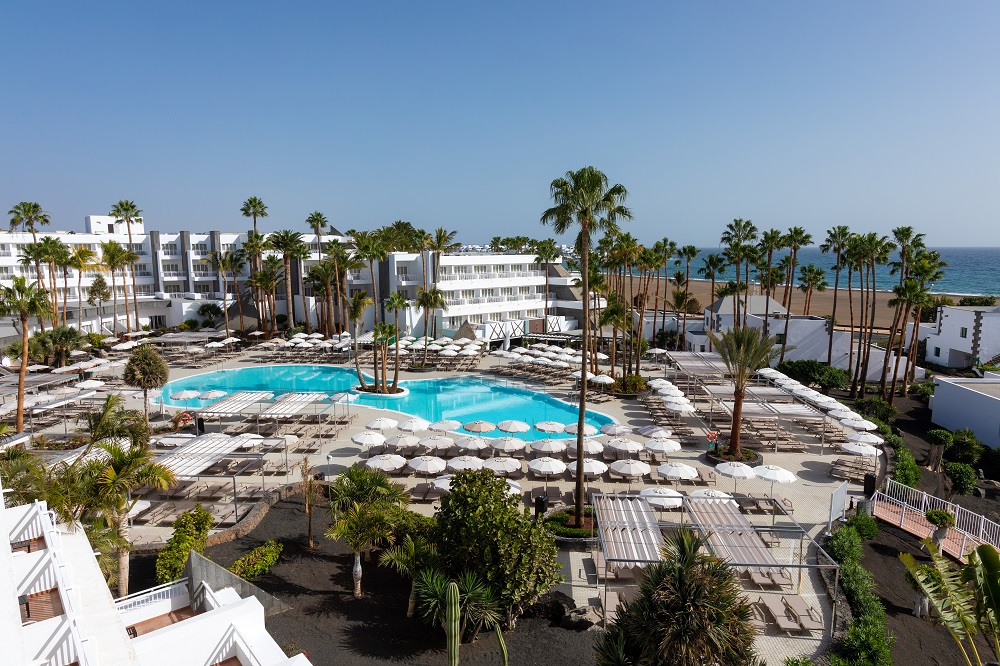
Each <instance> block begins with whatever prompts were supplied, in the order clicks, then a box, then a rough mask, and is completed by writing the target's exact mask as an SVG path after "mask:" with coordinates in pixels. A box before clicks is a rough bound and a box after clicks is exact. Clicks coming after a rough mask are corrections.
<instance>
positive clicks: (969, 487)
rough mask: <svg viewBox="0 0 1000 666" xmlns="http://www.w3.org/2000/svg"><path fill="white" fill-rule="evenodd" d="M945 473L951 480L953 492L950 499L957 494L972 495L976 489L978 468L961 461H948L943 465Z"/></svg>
mask: <svg viewBox="0 0 1000 666" xmlns="http://www.w3.org/2000/svg"><path fill="white" fill-rule="evenodd" d="M942 467H943V468H944V474H945V476H946V477H948V480H949V481H950V482H951V494H950V497H949V499H951V498H952V497H954V496H955V495H971V494H972V491H974V490H975V489H976V481H977V480H978V478H977V477H976V470H974V469H973V468H972V465H969V464H966V463H960V462H946V463H945V464H944V465H943V466H942Z"/></svg>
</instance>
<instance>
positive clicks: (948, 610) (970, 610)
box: [899, 539, 983, 666]
mask: <svg viewBox="0 0 1000 666" xmlns="http://www.w3.org/2000/svg"><path fill="white" fill-rule="evenodd" d="M921 543H922V544H923V545H924V547H925V548H926V550H927V552H928V553H929V554H930V556H931V564H932V566H933V568H934V572H936V575H934V573H932V572H931V571H928V570H927V569H926V568H925V567H923V566H920V565H918V564H917V561H916V560H915V559H914V558H913V556H912V555H910V554H909V553H900V554H899V559H900V561H901V562H902V563H903V565H904V566H906V570H907V571H909V572H910V575H911V576H912V577H913V580H914V581H915V582H916V584H917V586H918V587H919V588H920V590H921V591H922V592H923V593H924V594H925V595H926V596H927V598H928V599H930V602H931V605H932V606H934V609H935V610H936V611H937V612H938V616H939V617H940V620H941V623H942V624H943V625H944V626H945V628H947V629H948V632H949V633H950V634H951V637H952V638H953V639H955V644H956V645H958V649H959V651H960V652H961V653H962V657H963V658H964V659H965V663H966V666H973V664H975V666H983V662H982V659H980V658H979V652H978V651H977V650H976V644H975V643H974V642H973V637H974V636H975V635H976V631H977V628H978V626H977V622H976V608H975V598H974V596H973V594H972V591H971V590H970V589H969V588H968V587H967V586H966V585H965V584H964V583H963V582H962V575H961V573H960V572H959V571H958V570H957V569H955V568H954V567H953V566H952V565H951V564H950V563H949V562H948V560H946V559H945V558H944V557H943V556H942V555H941V551H940V550H938V547H937V546H936V545H934V542H933V541H932V540H931V539H924V540H923V541H922V542H921ZM965 642H968V644H969V650H968V651H966V648H965ZM973 660H974V661H973Z"/></svg>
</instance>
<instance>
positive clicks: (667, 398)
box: [660, 395, 691, 405]
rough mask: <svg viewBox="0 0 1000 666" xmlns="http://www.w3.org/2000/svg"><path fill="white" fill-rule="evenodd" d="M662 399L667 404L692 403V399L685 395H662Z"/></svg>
mask: <svg viewBox="0 0 1000 666" xmlns="http://www.w3.org/2000/svg"><path fill="white" fill-rule="evenodd" d="M660 401H661V402H663V404H665V405H690V404H691V399H690V398H687V397H685V396H683V395H661V396H660Z"/></svg>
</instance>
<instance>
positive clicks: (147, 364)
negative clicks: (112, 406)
mask: <svg viewBox="0 0 1000 666" xmlns="http://www.w3.org/2000/svg"><path fill="white" fill-rule="evenodd" d="M122 379H124V380H125V383H126V384H127V385H129V386H131V387H133V388H137V389H142V405H143V415H144V416H145V418H146V424H147V426H148V424H149V392H150V391H151V390H153V389H160V388H163V387H164V386H166V385H167V381H168V380H169V379H170V366H168V365H167V362H166V361H164V360H163V357H162V356H160V354H159V353H158V352H157V351H156V348H155V347H153V345H139V346H138V347H136V348H134V349H133V350H132V353H131V354H129V357H128V362H127V363H126V364H125V370H124V371H123V372H122Z"/></svg>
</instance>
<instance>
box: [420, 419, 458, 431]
mask: <svg viewBox="0 0 1000 666" xmlns="http://www.w3.org/2000/svg"><path fill="white" fill-rule="evenodd" d="M461 427H462V424H461V423H459V422H458V421H453V420H451V419H444V420H441V421H435V422H434V423H432V424H430V425H429V426H427V429H428V430H435V431H437V432H451V431H452V430H458V429H459V428H461Z"/></svg>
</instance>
